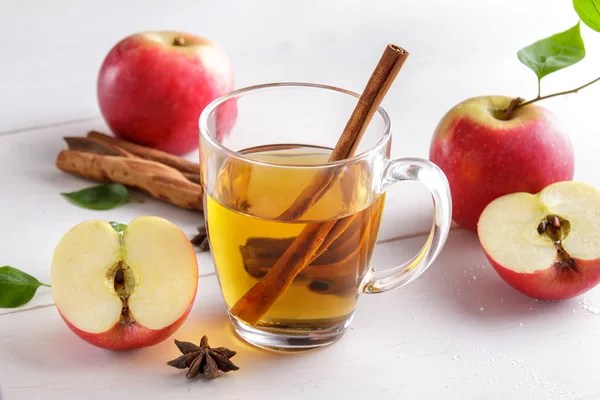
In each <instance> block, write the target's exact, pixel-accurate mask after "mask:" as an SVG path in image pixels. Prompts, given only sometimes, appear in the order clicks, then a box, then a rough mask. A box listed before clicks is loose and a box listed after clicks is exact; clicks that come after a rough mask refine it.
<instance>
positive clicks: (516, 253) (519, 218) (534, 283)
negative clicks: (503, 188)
mask: <svg viewBox="0 0 600 400" xmlns="http://www.w3.org/2000/svg"><path fill="white" fill-rule="evenodd" d="M478 237H479V240H480V242H481V245H482V247H483V249H484V251H485V254H486V256H487V258H488V259H489V261H490V263H491V264H492V265H493V267H494V268H495V270H496V271H497V272H498V274H499V275H500V276H501V277H502V278H503V279H504V280H505V281H506V282H507V283H508V284H509V285H511V286H512V287H513V288H515V289H517V290H518V291H520V292H521V293H524V294H526V295H528V296H530V297H533V298H536V299H540V300H562V299H567V298H570V297H574V296H577V295H579V294H581V293H584V292H586V291H588V290H589V289H591V288H593V287H594V286H596V285H597V284H598V282H600V190H598V189H596V188H595V187H593V186H590V185H587V184H584V183H581V182H571V181H570V182H558V183H555V184H552V185H550V186H548V187H546V188H544V189H543V190H542V191H541V192H540V193H538V194H530V193H513V194H508V195H505V196H502V197H500V198H498V199H496V200H494V201H492V202H491V203H490V204H489V205H488V206H487V207H486V208H485V210H484V211H483V213H482V214H481V218H480V220H479V223H478Z"/></svg>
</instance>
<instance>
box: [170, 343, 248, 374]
mask: <svg viewBox="0 0 600 400" xmlns="http://www.w3.org/2000/svg"><path fill="white" fill-rule="evenodd" d="M175 345H177V347H178V348H179V351H181V353H182V354H183V355H182V356H180V357H178V358H176V359H175V360H172V361H169V362H168V363H167V364H168V365H170V366H172V367H175V368H179V369H185V368H189V370H188V372H187V374H186V378H187V379H193V378H196V377H197V376H198V375H200V374H202V375H204V377H206V378H208V379H214V378H217V377H219V376H220V375H221V373H220V372H219V370H221V371H223V372H229V371H237V370H238V369H239V367H238V366H236V365H235V364H234V363H232V362H231V360H230V358H231V357H233V356H235V354H236V353H235V351H233V350H229V349H226V348H225V347H215V348H214V349H213V348H211V347H210V346H209V345H208V338H207V337H206V335H205V336H202V340H200V346H196V345H195V344H193V343H190V342H180V341H179V340H177V339H175Z"/></svg>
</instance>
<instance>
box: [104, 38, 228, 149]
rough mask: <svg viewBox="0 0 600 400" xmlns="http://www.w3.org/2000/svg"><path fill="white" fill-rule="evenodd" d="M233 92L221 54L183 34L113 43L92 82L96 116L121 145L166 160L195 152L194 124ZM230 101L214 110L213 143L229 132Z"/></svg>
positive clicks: (205, 42)
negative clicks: (150, 150)
mask: <svg viewBox="0 0 600 400" xmlns="http://www.w3.org/2000/svg"><path fill="white" fill-rule="evenodd" d="M233 88H234V74H233V69H232V67H231V63H230V60H229V58H228V56H227V54H226V53H225V52H224V51H223V50H222V49H221V48H220V47H219V46H218V45H217V44H215V43H213V42H211V41H209V40H207V39H205V38H202V37H199V36H195V35H191V34H188V33H183V32H168V31H165V32H163V31H160V32H144V33H137V34H134V35H131V36H128V37H126V38H124V39H123V40H121V41H120V42H119V43H117V44H116V45H115V46H114V47H113V48H112V49H111V50H110V52H109V53H108V54H107V56H106V58H105V59H104V61H103V63H102V67H101V68H100V72H99V75H98V81H97V96H98V103H99V106H100V111H101V112H102V115H103V117H104V119H105V121H106V123H107V124H108V126H109V128H110V129H111V131H112V132H113V133H114V134H115V135H116V136H119V137H121V138H123V139H126V140H129V141H132V142H135V143H138V144H141V145H144V146H148V147H153V148H156V149H159V150H162V151H166V152H169V153H172V154H178V155H181V154H184V153H188V152H190V151H191V150H194V149H197V148H198V140H199V138H198V136H199V134H198V119H199V117H200V113H201V112H202V110H203V109H204V108H205V107H206V106H207V105H208V103H210V102H211V101H212V100H214V99H216V98H217V97H219V96H221V95H223V94H225V93H227V92H230V91H231V90H233ZM236 115H237V105H236V102H235V100H230V101H227V102H225V103H224V104H223V105H222V106H221V107H219V113H218V115H217V121H216V123H217V139H218V140H222V139H223V138H224V137H225V136H226V135H227V134H228V133H229V131H230V129H231V127H232V125H233V123H234V121H235V118H236Z"/></svg>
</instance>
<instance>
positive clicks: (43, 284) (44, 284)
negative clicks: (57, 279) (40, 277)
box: [40, 282, 52, 288]
mask: <svg viewBox="0 0 600 400" xmlns="http://www.w3.org/2000/svg"><path fill="white" fill-rule="evenodd" d="M40 286H46V287H49V288H51V287H52V286H50V285H48V284H47V283H44V282H40Z"/></svg>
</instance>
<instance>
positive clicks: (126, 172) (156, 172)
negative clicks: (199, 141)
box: [56, 149, 203, 210]
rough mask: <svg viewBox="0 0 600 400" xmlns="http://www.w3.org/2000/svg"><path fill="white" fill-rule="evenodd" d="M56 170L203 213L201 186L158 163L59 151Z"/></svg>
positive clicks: (75, 151) (82, 152)
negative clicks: (124, 188)
mask: <svg viewBox="0 0 600 400" xmlns="http://www.w3.org/2000/svg"><path fill="white" fill-rule="evenodd" d="M56 166H57V167H58V168H59V169H60V170H62V171H64V172H67V173H70V174H72V175H77V176H80V177H82V178H85V179H88V180H92V181H96V182H118V183H122V184H123V185H126V186H130V187H133V188H135V189H138V190H140V191H142V192H145V193H147V194H148V195H150V196H152V197H155V198H157V199H160V200H163V201H166V202H168V203H171V204H173V205H176V206H178V207H182V208H187V209H192V210H202V195H203V192H202V186H200V185H198V184H195V183H193V182H190V181H189V180H188V179H187V178H186V177H185V176H183V174H182V173H181V172H179V171H178V170H176V169H175V168H172V167H169V166H167V165H164V164H160V163H158V162H154V161H149V160H144V159H140V158H127V157H123V156H117V155H103V154H94V153H91V152H85V151H77V150H70V149H69V150H62V151H61V152H60V153H59V154H58V157H57V158H56Z"/></svg>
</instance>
